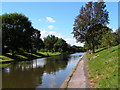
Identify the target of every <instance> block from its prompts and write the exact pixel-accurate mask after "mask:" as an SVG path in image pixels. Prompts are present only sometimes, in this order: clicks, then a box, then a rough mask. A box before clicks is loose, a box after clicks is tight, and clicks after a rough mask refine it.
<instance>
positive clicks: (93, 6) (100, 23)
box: [73, 2, 109, 53]
mask: <svg viewBox="0 0 120 90" xmlns="http://www.w3.org/2000/svg"><path fill="white" fill-rule="evenodd" d="M105 7H106V5H105V3H104V2H88V4H86V5H85V7H83V6H82V7H81V9H80V14H79V15H78V16H77V17H76V19H75V23H74V28H73V34H74V37H75V38H76V39H77V41H78V42H86V43H87V44H88V45H91V44H92V51H93V53H94V52H95V51H94V49H95V43H96V41H97V36H98V35H99V34H100V32H101V30H102V28H103V27H104V26H106V25H107V24H108V23H109V22H108V21H109V20H108V12H107V10H106V9H105Z"/></svg>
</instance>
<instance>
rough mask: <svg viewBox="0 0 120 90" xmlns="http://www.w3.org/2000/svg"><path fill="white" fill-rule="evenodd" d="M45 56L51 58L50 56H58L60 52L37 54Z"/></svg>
mask: <svg viewBox="0 0 120 90" xmlns="http://www.w3.org/2000/svg"><path fill="white" fill-rule="evenodd" d="M37 53H40V54H43V55H46V56H52V55H59V54H61V53H60V52H37Z"/></svg>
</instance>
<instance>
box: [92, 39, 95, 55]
mask: <svg viewBox="0 0 120 90" xmlns="http://www.w3.org/2000/svg"><path fill="white" fill-rule="evenodd" d="M92 53H95V45H94V38H93V40H92Z"/></svg>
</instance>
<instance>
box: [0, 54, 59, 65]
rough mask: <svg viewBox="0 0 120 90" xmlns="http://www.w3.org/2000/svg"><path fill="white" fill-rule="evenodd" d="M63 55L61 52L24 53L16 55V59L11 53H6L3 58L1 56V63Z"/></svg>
mask: <svg viewBox="0 0 120 90" xmlns="http://www.w3.org/2000/svg"><path fill="white" fill-rule="evenodd" d="M59 54H61V53H59V52H37V53H28V52H22V53H21V54H20V53H19V54H16V55H15V56H14V57H13V56H12V54H11V53H6V54H5V55H3V56H0V62H2V63H5V62H6V63H7V62H12V61H18V60H19V61H20V60H32V59H35V58H41V57H48V56H53V55H59Z"/></svg>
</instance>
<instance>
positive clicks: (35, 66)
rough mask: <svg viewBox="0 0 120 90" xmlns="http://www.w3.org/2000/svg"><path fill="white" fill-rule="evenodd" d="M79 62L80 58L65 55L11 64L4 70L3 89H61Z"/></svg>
mask: <svg viewBox="0 0 120 90" xmlns="http://www.w3.org/2000/svg"><path fill="white" fill-rule="evenodd" d="M78 60H79V57H78V56H77V57H76V56H71V55H66V54H63V55H60V56H53V57H48V58H40V59H36V60H33V61H24V62H19V63H11V65H10V66H8V67H7V68H4V69H3V73H2V74H3V75H2V79H3V82H2V85H3V88H43V87H48V88H53V87H59V86H60V84H61V83H62V82H63V81H64V79H65V78H66V77H67V75H68V74H69V72H70V71H71V69H72V68H73V67H74V65H75V64H76V63H77V61H78Z"/></svg>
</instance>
